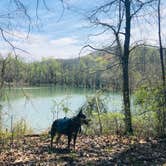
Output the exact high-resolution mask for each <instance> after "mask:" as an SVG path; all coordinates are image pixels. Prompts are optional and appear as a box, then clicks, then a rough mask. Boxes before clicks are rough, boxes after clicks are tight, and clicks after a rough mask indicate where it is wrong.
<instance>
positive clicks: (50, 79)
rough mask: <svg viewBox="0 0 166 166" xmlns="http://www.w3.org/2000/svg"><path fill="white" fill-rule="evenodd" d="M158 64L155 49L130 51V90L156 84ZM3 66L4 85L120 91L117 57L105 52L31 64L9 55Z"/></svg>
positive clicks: (144, 48) (119, 71) (157, 53)
mask: <svg viewBox="0 0 166 166" xmlns="http://www.w3.org/2000/svg"><path fill="white" fill-rule="evenodd" d="M55 54H56V53H55ZM1 63H3V58H2V57H1ZM159 64H160V61H159V51H158V49H157V48H150V47H139V48H136V49H135V50H133V51H132V53H131V57H130V64H129V67H130V73H129V74H130V87H131V89H135V88H137V87H138V86H139V85H140V84H144V83H146V84H151V85H152V84H158V80H160V79H159V77H160V75H159V74H158V73H160V65H159ZM5 65H6V67H5V71H2V69H3V68H2V66H3V65H0V67H1V79H2V76H3V79H4V81H5V84H7V85H10V86H12V85H31V86H35V85H43V84H53V85H67V86H72V87H86V88H102V87H109V88H111V89H112V90H120V89H121V84H122V83H121V81H122V78H121V77H122V74H121V68H120V61H119V59H118V58H117V57H115V56H114V55H109V54H107V53H105V52H94V53H92V54H89V55H87V56H84V57H81V58H75V59H67V60H64V59H51V58H47V59H42V60H41V61H35V62H31V63H29V62H25V61H24V60H21V59H19V58H17V59H15V58H14V57H13V56H12V55H10V56H9V57H8V58H7V59H6V62H5ZM2 72H3V75H2Z"/></svg>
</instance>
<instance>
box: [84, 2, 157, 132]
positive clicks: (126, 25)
mask: <svg viewBox="0 0 166 166" xmlns="http://www.w3.org/2000/svg"><path fill="white" fill-rule="evenodd" d="M153 1H154V0H147V1H140V0H134V1H130V0H111V1H109V2H108V3H105V4H103V5H101V6H99V7H97V9H95V10H93V11H92V13H91V14H90V16H89V17H88V19H89V21H90V23H92V24H93V25H95V26H99V27H103V28H104V30H103V31H102V34H103V33H105V32H108V31H111V32H112V36H114V40H113V42H112V43H111V44H110V46H109V49H108V48H106V49H103V48H102V49H96V48H95V47H93V46H91V45H87V47H90V48H92V49H95V50H99V51H105V52H107V53H108V54H114V55H116V56H118V57H119V60H120V64H121V68H122V80H123V83H122V91H123V104H124V115H125V133H129V134H132V133H133V129H132V120H131V110H130V91H129V89H130V88H129V55H130V51H131V50H132V48H131V49H130V38H131V36H130V34H131V23H132V19H133V18H134V17H135V16H136V15H137V13H138V12H139V11H140V10H141V9H142V8H143V7H144V6H146V5H147V4H150V3H152V2H153ZM108 16H109V17H108ZM108 19H110V21H109V22H108V21H104V20H108ZM112 20H113V21H112ZM99 34H101V33H99ZM97 35H98V34H97Z"/></svg>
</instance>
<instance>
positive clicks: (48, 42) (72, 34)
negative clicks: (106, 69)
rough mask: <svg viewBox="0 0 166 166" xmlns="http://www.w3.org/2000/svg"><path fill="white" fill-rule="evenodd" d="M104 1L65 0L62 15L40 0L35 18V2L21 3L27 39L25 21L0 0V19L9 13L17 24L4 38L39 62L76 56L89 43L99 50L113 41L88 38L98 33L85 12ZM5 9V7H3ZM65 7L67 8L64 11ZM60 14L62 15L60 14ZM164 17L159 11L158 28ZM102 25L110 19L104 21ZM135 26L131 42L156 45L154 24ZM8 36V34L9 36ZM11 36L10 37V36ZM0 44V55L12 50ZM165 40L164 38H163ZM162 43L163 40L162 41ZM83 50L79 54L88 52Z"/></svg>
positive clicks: (55, 5) (57, 6)
mask: <svg viewBox="0 0 166 166" xmlns="http://www.w3.org/2000/svg"><path fill="white" fill-rule="evenodd" d="M107 1H108V0H103V1H101V0H65V2H66V3H65V10H64V12H63V6H62V4H61V3H60V2H59V1H57V0H47V1H46V4H47V6H48V8H49V10H47V9H46V8H45V6H44V5H43V1H42V0H40V1H39V2H40V3H39V6H38V10H37V11H38V13H37V15H38V19H37V17H36V10H35V8H36V0H28V1H25V0H24V1H23V2H26V4H25V5H26V7H27V12H28V13H29V14H30V16H31V17H32V20H31V31H30V34H29V36H28V38H27V31H28V28H27V27H28V23H29V22H28V21H25V20H26V19H25V18H24V17H23V18H22V15H21V13H19V12H17V11H13V10H14V8H15V7H14V4H12V3H9V0H2V1H1V2H0V11H1V12H0V16H1V15H2V14H4V13H8V12H10V11H11V12H12V13H13V15H12V16H13V17H14V18H15V19H16V20H17V21H13V20H14V19H13V20H12V21H13V22H12V28H9V29H8V31H9V32H10V34H6V36H7V37H8V39H10V41H12V44H13V45H15V46H16V47H19V48H21V49H24V50H26V51H27V52H29V54H26V53H23V52H22V51H19V50H17V52H16V53H17V54H19V55H20V56H22V57H24V59H28V60H41V59H42V58H43V57H54V58H74V57H78V56H79V52H80V50H81V48H82V47H83V46H84V45H86V44H88V43H90V44H92V45H94V46H96V47H103V46H105V45H109V43H111V41H112V40H113V37H112V35H111V34H110V33H105V34H103V35H99V36H96V37H95V36H91V37H89V36H90V34H95V33H97V32H100V30H101V29H99V28H94V27H90V24H89V23H88V21H87V20H86V15H87V14H88V12H89V11H90V10H91V9H93V8H95V7H96V6H99V5H100V4H102V3H103V2H107ZM6 6H8V7H6ZM68 7H69V9H67V8H68ZM62 13H63V15H62ZM165 17H166V10H165V8H164V7H163V8H162V18H163V19H162V25H163V27H165V26H166V22H165V20H164V18H165ZM104 19H105V21H106V22H110V21H111V19H110V18H109V17H108V18H104ZM135 21H136V22H137V24H133V26H132V34H131V37H132V42H135V41H137V40H145V41H146V42H151V43H153V44H156V43H157V29H156V23H155V22H154V23H152V25H150V26H149V24H148V23H147V22H146V23H145V22H144V21H141V19H140V21H138V20H135ZM0 26H2V27H3V28H7V26H8V24H7V20H6V19H4V18H0ZM165 31H166V30H165V29H164V28H163V31H162V33H163V35H166V32H165ZM11 34H12V35H11ZM13 34H14V36H13ZM0 40H1V44H0V52H1V54H2V55H6V54H7V53H8V52H10V51H12V49H11V47H10V46H9V45H8V44H7V43H5V42H3V40H2V38H1V39H0ZM164 40H165V39H164ZM164 42H165V41H164ZM89 51H90V50H89V49H85V50H84V51H83V52H82V53H81V55H85V54H87V53H88V52H89Z"/></svg>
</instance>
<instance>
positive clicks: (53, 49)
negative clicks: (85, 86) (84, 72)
mask: <svg viewBox="0 0 166 166" xmlns="http://www.w3.org/2000/svg"><path fill="white" fill-rule="evenodd" d="M16 34H17V35H16ZM15 35H16V36H18V35H19V37H21V38H20V39H19V40H18V39H17V40H14V41H13V42H12V44H13V45H14V46H15V47H18V48H21V49H23V50H25V51H27V52H29V54H26V53H24V52H22V51H19V50H17V53H18V54H19V55H20V56H21V57H26V58H25V59H27V58H28V59H29V60H40V59H42V57H53V58H65V59H66V58H74V57H78V56H79V52H80V49H81V45H80V43H79V41H78V40H77V39H76V38H74V37H63V38H58V39H50V38H49V37H48V36H45V35H38V34H30V35H29V37H28V39H25V36H26V34H25V33H24V32H23V33H21V32H15ZM0 47H3V48H5V49H3V51H1V52H2V54H7V53H8V52H10V51H11V49H10V47H9V46H7V44H6V43H5V44H4V43H3V45H2V43H1V45H0ZM1 50H2V49H1Z"/></svg>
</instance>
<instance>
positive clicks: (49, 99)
mask: <svg viewBox="0 0 166 166" xmlns="http://www.w3.org/2000/svg"><path fill="white" fill-rule="evenodd" d="M94 93H95V91H94V90H89V89H80V88H69V87H68V88H67V87H26V88H13V89H11V90H6V93H5V96H6V97H5V101H4V102H2V103H1V104H2V105H3V109H2V113H3V126H4V127H5V128H10V121H11V116H13V121H14V122H17V121H18V120H20V119H24V120H26V122H27V124H28V125H29V126H31V128H32V129H33V130H34V131H35V132H42V131H44V130H46V129H48V128H49V127H50V126H51V124H52V121H53V120H54V119H55V118H56V117H57V113H54V114H53V111H54V112H57V111H58V117H59V118H60V117H64V116H65V113H64V112H63V111H62V108H61V103H64V105H66V106H67V107H69V108H70V110H71V111H70V112H68V113H67V116H72V115H74V113H75V112H76V111H77V110H78V109H79V107H80V106H81V105H82V104H84V102H85V101H86V96H89V95H93V94H94ZM108 101H109V102H108V104H107V105H108V109H109V111H121V110H122V97H121V95H120V94H117V93H110V94H109V100H108Z"/></svg>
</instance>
